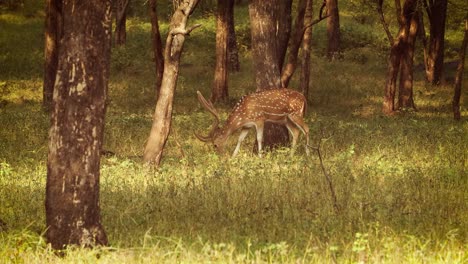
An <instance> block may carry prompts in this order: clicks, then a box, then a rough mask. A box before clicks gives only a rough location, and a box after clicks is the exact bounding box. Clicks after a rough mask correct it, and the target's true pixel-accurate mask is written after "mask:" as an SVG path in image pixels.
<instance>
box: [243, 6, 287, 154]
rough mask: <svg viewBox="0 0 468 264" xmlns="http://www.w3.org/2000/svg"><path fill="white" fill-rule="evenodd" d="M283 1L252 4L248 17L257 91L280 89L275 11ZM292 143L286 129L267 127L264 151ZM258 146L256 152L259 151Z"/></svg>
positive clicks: (271, 125) (264, 136) (275, 126)
mask: <svg viewBox="0 0 468 264" xmlns="http://www.w3.org/2000/svg"><path fill="white" fill-rule="evenodd" d="M279 1H281V0H272V1H262V0H250V2H249V15H250V28H251V34H252V57H253V63H254V69H255V82H256V86H257V91H262V90H266V89H271V88H279V87H281V74H280V68H279V65H278V64H279V63H278V62H279V59H278V47H277V41H272V40H273V39H275V37H276V33H277V32H276V24H275V23H276V17H275V12H274V11H275V10H276V7H277V6H278V5H279ZM288 142H289V133H288V130H287V128H286V127H285V126H280V125H276V124H272V123H266V124H265V128H264V135H263V145H264V146H265V149H269V148H272V147H274V146H281V145H282V146H284V145H286V144H287V143H288ZM256 144H257V143H255V145H254V147H253V150H254V151H256V149H257V148H256V146H257V145H256Z"/></svg>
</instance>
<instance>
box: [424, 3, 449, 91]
mask: <svg viewBox="0 0 468 264" xmlns="http://www.w3.org/2000/svg"><path fill="white" fill-rule="evenodd" d="M426 10H427V13H428V17H429V34H430V35H429V43H428V46H429V47H428V54H427V55H428V57H427V61H426V63H427V65H426V66H427V74H426V78H427V80H428V81H429V82H430V83H432V84H434V85H439V84H440V82H441V81H442V76H443V70H444V43H445V40H444V38H445V21H446V17H447V0H434V1H430V4H429V6H428V8H427V9H426Z"/></svg>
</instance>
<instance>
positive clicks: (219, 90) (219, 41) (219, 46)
mask: <svg viewBox="0 0 468 264" xmlns="http://www.w3.org/2000/svg"><path fill="white" fill-rule="evenodd" d="M229 1H231V2H232V1H233V0H229ZM229 1H226V0H218V10H217V15H216V65H215V73H214V80H213V88H212V92H211V102H213V103H214V102H219V101H226V100H227V99H228V96H229V95H228V86H227V78H228V71H227V66H228V32H229V29H228V18H227V17H228V6H230V5H231V3H228V2H229Z"/></svg>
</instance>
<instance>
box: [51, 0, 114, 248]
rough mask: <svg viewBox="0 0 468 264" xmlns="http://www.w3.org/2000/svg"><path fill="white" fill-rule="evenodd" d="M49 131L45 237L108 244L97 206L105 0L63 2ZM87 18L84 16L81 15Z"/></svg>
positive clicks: (106, 42) (106, 59)
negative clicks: (60, 43) (60, 41)
mask: <svg viewBox="0 0 468 264" xmlns="http://www.w3.org/2000/svg"><path fill="white" fill-rule="evenodd" d="M62 8H63V9H62V10H63V39H62V45H61V48H60V54H59V63H58V71H57V81H56V83H55V87H54V89H55V91H54V98H53V112H52V117H51V123H52V125H51V128H50V132H49V154H48V160H47V185H46V203H45V208H46V224H47V231H46V237H47V240H48V242H49V243H51V245H52V247H53V248H54V249H63V248H65V247H66V246H67V245H79V246H83V247H92V246H95V245H106V244H107V243H108V241H107V236H106V233H105V232H104V228H103V227H102V225H101V217H100V208H99V178H100V173H99V166H100V151H101V146H102V141H103V134H104V116H105V109H106V97H107V86H108V79H109V64H110V49H111V5H110V1H91V0H87V1H83V0H81V1H64V2H63V6H62ZM83 18H86V19H83Z"/></svg>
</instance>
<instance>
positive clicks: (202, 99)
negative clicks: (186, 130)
mask: <svg viewBox="0 0 468 264" xmlns="http://www.w3.org/2000/svg"><path fill="white" fill-rule="evenodd" d="M197 95H198V101H199V102H200V103H201V105H202V106H203V108H205V109H206V110H207V111H208V112H210V113H211V114H212V115H213V116H214V117H215V120H214V122H213V125H212V128H211V131H210V133H209V134H208V136H201V135H198V134H197V133H195V136H196V137H197V138H198V139H199V140H201V141H203V142H207V141H211V140H212V139H213V136H214V133H215V131H216V129H217V128H218V125H219V115H218V112H217V111H216V109H215V108H214V106H213V104H212V103H211V102H210V101H207V100H206V99H205V97H203V95H202V94H201V93H200V91H197Z"/></svg>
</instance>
